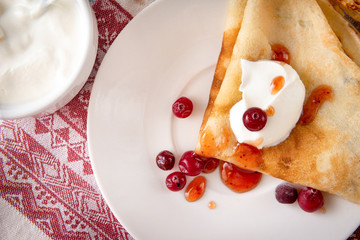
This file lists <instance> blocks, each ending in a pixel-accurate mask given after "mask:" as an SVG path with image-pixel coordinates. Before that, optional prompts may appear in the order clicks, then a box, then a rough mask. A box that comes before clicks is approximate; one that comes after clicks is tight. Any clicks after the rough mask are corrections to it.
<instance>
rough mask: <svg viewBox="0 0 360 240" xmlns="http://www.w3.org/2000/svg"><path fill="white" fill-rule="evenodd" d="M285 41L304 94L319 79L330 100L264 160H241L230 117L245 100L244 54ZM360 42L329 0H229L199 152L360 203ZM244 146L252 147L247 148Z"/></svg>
mask: <svg viewBox="0 0 360 240" xmlns="http://www.w3.org/2000/svg"><path fill="white" fill-rule="evenodd" d="M274 44H280V45H282V46H284V47H286V48H287V49H288V51H289V54H290V63H289V64H290V65H291V66H292V67H293V68H294V69H295V70H296V72H297V73H298V74H299V76H300V78H301V80H302V82H303V84H304V86H305V88H306V98H307V97H309V95H310V94H311V92H312V90H313V89H315V88H316V87H318V86H320V85H327V86H330V87H331V88H332V90H333V100H332V101H326V102H324V103H323V105H322V106H321V107H320V109H319V111H318V112H317V114H316V116H315V118H314V120H313V121H312V122H311V123H310V124H308V125H301V124H297V125H296V127H295V128H294V129H293V130H292V132H291V133H290V135H289V137H288V138H287V139H286V140H285V141H283V142H281V143H280V144H278V145H276V146H273V147H268V148H264V149H263V150H262V155H261V160H260V162H258V161H259V158H258V155H257V156H256V158H253V159H250V160H249V159H247V160H246V161H245V160H244V158H243V157H241V155H243V153H242V152H241V151H237V150H238V146H239V143H238V142H237V140H236V138H235V136H234V133H233V132H232V129H231V127H230V123H229V111H230V109H231V107H232V106H234V104H236V103H237V102H238V101H239V100H241V99H242V94H241V92H240V91H239V86H240V84H241V76H242V68H241V62H240V60H241V59H246V60H251V61H256V60H261V59H271V56H272V45H274ZM359 48H360V40H359V34H358V32H357V31H356V30H354V28H353V27H352V26H351V25H350V24H349V23H348V22H347V21H346V20H345V19H344V17H343V16H342V15H341V14H339V13H338V12H337V11H336V10H335V9H334V7H333V5H332V4H331V3H330V2H329V1H327V0H317V1H316V0H302V1H293V0H247V1H245V0H230V2H229V10H228V12H227V19H226V26H225V30H224V35H223V44H222V49H221V52H220V55H219V59H218V63H217V66H216V71H215V74H214V79H213V84H212V87H211V90H210V95H209V103H208V107H207V109H206V111H205V114H204V119H203V123H202V125H201V128H200V133H199V138H198V143H197V146H196V148H195V151H196V152H197V153H198V154H200V155H203V156H207V157H215V158H219V159H221V160H224V161H228V162H231V163H234V164H235V165H237V166H239V167H242V168H246V169H249V170H255V171H259V172H262V173H264V174H268V175H271V176H274V177H276V178H280V179H283V180H285V181H288V182H293V183H296V184H300V185H304V186H309V187H313V188H316V189H319V190H322V191H326V192H329V193H332V194H336V195H338V196H340V197H342V198H344V199H347V200H349V201H351V202H354V203H357V204H360V147H359V146H360V68H359V64H360V49H359ZM247 151H252V150H251V149H248V150H247Z"/></svg>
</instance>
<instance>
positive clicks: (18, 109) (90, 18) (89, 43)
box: [0, 0, 98, 120]
mask: <svg viewBox="0 0 360 240" xmlns="http://www.w3.org/2000/svg"><path fill="white" fill-rule="evenodd" d="M74 1H76V2H77V4H78V6H79V10H80V14H81V19H82V23H81V24H82V25H84V26H82V27H83V31H84V33H85V34H84V36H83V39H82V42H81V44H83V45H82V46H83V47H82V49H84V50H83V51H82V52H81V54H80V57H79V58H78V59H77V60H76V61H77V63H78V64H77V67H76V68H75V70H74V71H73V72H71V74H70V79H65V80H66V81H65V82H66V83H65V84H63V85H62V86H61V87H56V88H53V89H52V90H50V91H49V92H48V93H47V94H46V95H44V96H41V97H39V98H37V99H35V100H31V101H28V102H25V103H19V104H1V103H0V119H3V120H10V119H17V118H23V117H37V116H42V115H46V114H51V113H53V112H55V111H56V110H58V109H59V108H61V107H63V106H64V105H66V104H67V103H68V102H69V101H70V100H71V99H73V98H74V97H75V95H76V94H77V93H78V92H79V91H80V89H81V88H82V87H83V85H84V84H85V82H86V81H87V79H88V77H89V75H90V72H91V70H92V68H93V65H94V62H95V58H96V53H97V46H98V29H97V22H96V18H95V15H94V13H93V11H92V8H91V6H90V4H89V1H88V0H74ZM59 41H61V39H59ZM84 46H85V47H84ZM74 47H79V46H74ZM49 64H55V63H51V62H50V63H49ZM44 67H46V66H44Z"/></svg>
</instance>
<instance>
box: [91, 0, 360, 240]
mask: <svg viewBox="0 0 360 240" xmlns="http://www.w3.org/2000/svg"><path fill="white" fill-rule="evenodd" d="M226 8H227V4H226V2H225V1H222V0H197V1H193V0H182V1H178V0H167V1H156V2H155V3H154V4H152V5H151V6H150V7H148V8H147V9H146V10H144V11H143V12H142V13H140V14H139V15H138V16H136V17H135V18H134V19H133V20H132V21H131V22H130V23H129V24H128V25H127V26H126V28H125V29H124V30H123V31H122V32H121V34H120V35H119V37H118V38H117V39H116V40H115V42H114V43H113V44H112V46H111V48H110V50H109V51H108V53H107V55H106V56H105V59H104V61H103V63H102V65H101V67H100V69H99V72H98V74H97V77H96V81H95V84H94V87H93V91H92V95H91V99H90V106H89V114H88V139H89V149H90V156H91V160H92V164H93V168H94V171H95V176H96V179H97V181H98V184H99V186H100V189H101V191H102V193H103V195H104V197H105V199H106V201H107V203H108V204H109V206H110V208H111V209H112V211H113V212H114V214H115V216H116V217H117V218H118V219H119V221H120V223H121V224H123V226H124V227H125V228H126V229H127V230H128V231H129V233H130V234H131V235H132V236H134V237H135V239H137V240H138V239H156V240H161V239H240V238H241V239H345V238H347V237H348V236H349V235H350V234H351V233H352V231H354V230H355V229H356V227H357V226H358V225H359V223H360V217H359V216H360V207H359V206H358V205H355V204H352V203H349V202H347V201H344V200H341V199H339V198H338V197H335V196H330V195H328V194H325V198H326V199H325V201H326V203H325V207H326V209H327V211H326V213H325V214H324V213H322V212H320V211H319V212H316V213H312V214H311V213H306V212H304V211H302V210H301V209H300V208H299V207H298V205H297V204H293V205H281V204H279V203H277V201H276V200H275V197H274V189H275V187H276V185H277V184H278V183H279V182H280V181H279V180H277V179H274V178H271V177H267V176H264V177H263V179H262V181H261V183H260V185H259V186H258V187H257V188H256V189H254V190H252V191H250V192H247V193H244V194H236V193H234V192H232V191H231V190H229V189H228V188H227V187H226V186H224V185H223V184H222V182H221V180H220V177H219V173H218V171H216V172H214V173H212V174H210V175H206V178H207V179H208V186H207V189H206V192H205V194H204V196H203V197H202V198H201V199H200V200H199V201H197V202H193V203H189V202H187V201H186V200H185V198H184V195H183V194H184V190H183V191H181V192H171V191H169V190H168V189H167V188H166V186H165V183H164V181H165V178H166V176H167V175H168V174H169V172H165V171H162V170H160V169H159V168H158V167H157V166H156V164H155V157H156V155H157V153H158V152H160V151H162V150H164V149H168V150H171V151H173V152H175V154H176V156H177V160H178V159H179V157H180V155H181V154H182V153H183V152H184V151H186V150H190V149H193V148H194V146H195V143H196V139H197V134H198V130H199V127H200V123H201V120H202V115H203V112H204V109H205V106H206V104H207V99H208V93H209V89H210V85H211V81H212V76H213V71H214V68H215V63H216V61H217V57H218V54H219V50H220V47H221V40H222V33H223V28H224V22H225V13H226ZM182 95H185V96H187V97H189V98H190V99H192V100H193V102H194V112H193V114H192V115H191V116H190V117H189V118H187V119H177V118H174V117H173V115H172V112H171V105H172V103H173V102H174V101H175V100H176V99H177V98H178V97H180V96H182ZM188 180H190V179H188ZM210 201H215V203H216V204H217V206H216V208H215V209H214V210H211V209H209V208H208V203H209V202H210Z"/></svg>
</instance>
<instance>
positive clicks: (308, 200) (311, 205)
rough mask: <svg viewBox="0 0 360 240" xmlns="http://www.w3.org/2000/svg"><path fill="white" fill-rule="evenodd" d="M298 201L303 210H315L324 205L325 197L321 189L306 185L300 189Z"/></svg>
mask: <svg viewBox="0 0 360 240" xmlns="http://www.w3.org/2000/svg"><path fill="white" fill-rule="evenodd" d="M298 203H299V206H300V207H301V209H302V210H304V211H306V212H314V211H316V210H318V209H319V208H321V207H322V206H323V205H324V198H323V195H322V193H321V192H320V191H319V190H316V189H313V188H309V187H306V188H303V189H301V190H300V192H299V197H298Z"/></svg>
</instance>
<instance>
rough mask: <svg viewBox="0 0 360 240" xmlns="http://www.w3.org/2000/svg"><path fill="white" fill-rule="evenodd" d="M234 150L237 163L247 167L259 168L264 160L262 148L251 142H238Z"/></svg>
mask: <svg viewBox="0 0 360 240" xmlns="http://www.w3.org/2000/svg"><path fill="white" fill-rule="evenodd" d="M233 151H234V154H233V156H234V157H235V159H236V161H237V163H239V165H241V167H243V168H245V169H254V170H255V169H258V168H259V166H260V165H261V163H262V161H263V159H262V150H260V149H258V148H256V147H254V146H251V145H249V144H246V143H239V142H238V143H237V144H236V146H235V147H234V150H233Z"/></svg>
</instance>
